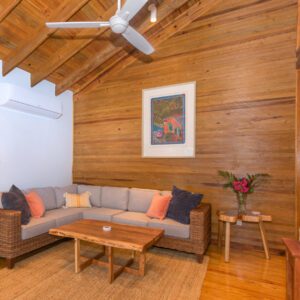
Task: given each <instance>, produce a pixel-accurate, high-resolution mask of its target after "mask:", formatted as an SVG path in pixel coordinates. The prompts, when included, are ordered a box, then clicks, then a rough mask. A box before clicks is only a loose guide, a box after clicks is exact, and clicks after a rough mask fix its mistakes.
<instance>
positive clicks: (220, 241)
mask: <svg viewBox="0 0 300 300" xmlns="http://www.w3.org/2000/svg"><path fill="white" fill-rule="evenodd" d="M223 227H224V223H223V221H221V220H219V230H218V247H219V248H221V247H222V240H223Z"/></svg>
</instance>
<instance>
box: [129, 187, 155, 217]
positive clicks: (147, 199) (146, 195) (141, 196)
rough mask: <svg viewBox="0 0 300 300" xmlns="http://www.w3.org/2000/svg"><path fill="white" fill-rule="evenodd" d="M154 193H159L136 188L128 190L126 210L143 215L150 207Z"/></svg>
mask: <svg viewBox="0 0 300 300" xmlns="http://www.w3.org/2000/svg"><path fill="white" fill-rule="evenodd" d="M156 193H159V191H157V190H146V189H136V188H132V189H130V190H129V202H128V210H129V211H136V212H143V213H145V212H147V210H148V208H149V207H150V205H151V201H152V198H153V196H154V194H156Z"/></svg>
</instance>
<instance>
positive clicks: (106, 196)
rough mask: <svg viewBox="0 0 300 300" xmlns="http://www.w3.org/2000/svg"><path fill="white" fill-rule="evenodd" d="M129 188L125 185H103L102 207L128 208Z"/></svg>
mask: <svg viewBox="0 0 300 300" xmlns="http://www.w3.org/2000/svg"><path fill="white" fill-rule="evenodd" d="M128 193H129V189H128V188H123V187H110V186H104V187H102V193H101V207H105V208H113V209H121V210H127V206H128Z"/></svg>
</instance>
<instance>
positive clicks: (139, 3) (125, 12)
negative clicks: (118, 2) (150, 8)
mask: <svg viewBox="0 0 300 300" xmlns="http://www.w3.org/2000/svg"><path fill="white" fill-rule="evenodd" d="M147 2H148V0H127V1H126V3H125V4H124V6H123V7H122V8H121V10H120V11H119V12H118V15H119V16H120V17H121V18H123V19H125V20H126V21H128V22H129V21H130V20H131V19H132V18H133V17H134V16H135V15H136V14H137V13H138V12H139V11H140V10H141V9H142V7H143V6H144V5H145V4H146V3H147Z"/></svg>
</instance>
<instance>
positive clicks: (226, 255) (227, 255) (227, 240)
mask: <svg viewBox="0 0 300 300" xmlns="http://www.w3.org/2000/svg"><path fill="white" fill-rule="evenodd" d="M229 252H230V222H226V233H225V262H229Z"/></svg>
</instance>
